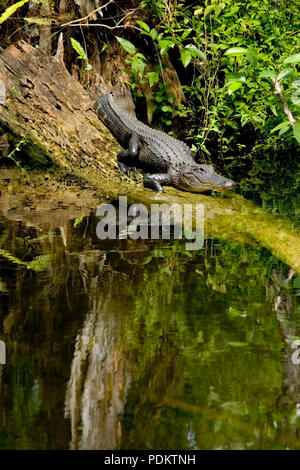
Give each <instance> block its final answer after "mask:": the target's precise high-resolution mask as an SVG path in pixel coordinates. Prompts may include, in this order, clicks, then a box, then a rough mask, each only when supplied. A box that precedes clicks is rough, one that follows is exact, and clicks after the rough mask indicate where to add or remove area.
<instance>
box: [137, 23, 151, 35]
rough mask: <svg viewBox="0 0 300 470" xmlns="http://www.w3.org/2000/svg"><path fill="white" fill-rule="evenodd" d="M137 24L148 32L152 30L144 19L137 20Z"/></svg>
mask: <svg viewBox="0 0 300 470" xmlns="http://www.w3.org/2000/svg"><path fill="white" fill-rule="evenodd" d="M137 24H138V25H139V26H140V27H141V28H142V29H143V30H144V31H147V32H148V33H149V32H150V28H149V26H148V25H147V24H146V23H144V21H137Z"/></svg>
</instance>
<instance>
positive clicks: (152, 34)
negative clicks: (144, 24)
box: [150, 28, 157, 41]
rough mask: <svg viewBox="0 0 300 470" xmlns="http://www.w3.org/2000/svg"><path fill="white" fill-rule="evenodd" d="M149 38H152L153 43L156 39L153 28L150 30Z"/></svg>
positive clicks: (155, 31) (155, 32)
mask: <svg viewBox="0 0 300 470" xmlns="http://www.w3.org/2000/svg"><path fill="white" fill-rule="evenodd" d="M150 36H151V37H152V39H153V41H155V39H156V38H157V30H156V29H155V28H153V29H151V31H150Z"/></svg>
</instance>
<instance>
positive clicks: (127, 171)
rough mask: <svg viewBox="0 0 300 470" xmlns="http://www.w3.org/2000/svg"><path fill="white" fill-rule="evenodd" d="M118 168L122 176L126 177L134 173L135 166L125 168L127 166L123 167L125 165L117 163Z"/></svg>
mask: <svg viewBox="0 0 300 470" xmlns="http://www.w3.org/2000/svg"><path fill="white" fill-rule="evenodd" d="M118 166H119V168H120V171H121V173H123V174H124V175H127V176H129V175H130V172H131V171H136V167H135V166H127V165H125V163H122V162H118Z"/></svg>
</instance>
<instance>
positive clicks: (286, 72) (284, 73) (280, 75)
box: [277, 67, 294, 81]
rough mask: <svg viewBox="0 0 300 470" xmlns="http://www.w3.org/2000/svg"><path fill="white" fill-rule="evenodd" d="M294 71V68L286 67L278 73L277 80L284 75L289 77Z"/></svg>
mask: <svg viewBox="0 0 300 470" xmlns="http://www.w3.org/2000/svg"><path fill="white" fill-rule="evenodd" d="M293 72H294V69H292V68H291V67H289V68H288V69H284V70H282V71H281V72H280V73H279V74H278V77H277V80H278V81H280V80H282V79H283V78H284V77H287V76H288V75H289V74H290V73H293Z"/></svg>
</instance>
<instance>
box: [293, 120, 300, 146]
mask: <svg viewBox="0 0 300 470" xmlns="http://www.w3.org/2000/svg"><path fill="white" fill-rule="evenodd" d="M293 133H294V137H295V139H296V140H297V142H298V144H300V121H297V122H296V124H295V125H294V129H293Z"/></svg>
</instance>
